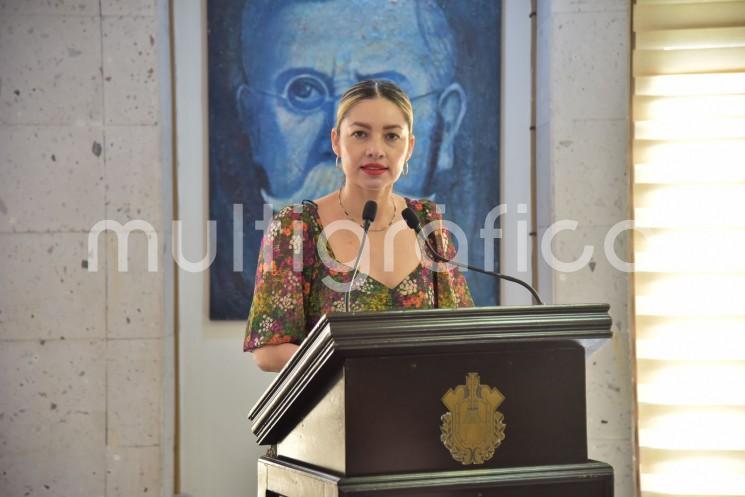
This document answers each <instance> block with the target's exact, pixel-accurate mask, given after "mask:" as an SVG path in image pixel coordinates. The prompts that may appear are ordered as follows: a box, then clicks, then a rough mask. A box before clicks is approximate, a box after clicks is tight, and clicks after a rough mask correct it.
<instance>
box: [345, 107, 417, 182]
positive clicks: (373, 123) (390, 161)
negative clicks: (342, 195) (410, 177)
mask: <svg viewBox="0 0 745 497" xmlns="http://www.w3.org/2000/svg"><path fill="white" fill-rule="evenodd" d="M331 143H332V146H333V148H334V152H335V153H336V155H338V156H339V157H340V158H341V163H342V169H343V170H344V176H346V181H347V184H349V185H356V186H358V187H360V188H362V189H365V190H379V189H382V188H385V187H388V186H391V185H393V183H395V182H396V180H397V179H398V178H399V176H401V172H402V170H403V167H404V163H405V162H406V161H407V160H409V157H411V153H412V151H413V150H414V136H413V135H412V134H411V131H410V130H409V126H408V125H407V124H406V119H405V118H404V114H403V112H401V109H399V108H398V107H397V106H396V104H394V103H393V102H391V101H389V100H387V99H385V98H380V97H378V98H373V99H367V100H362V101H360V102H358V103H356V104H355V105H354V106H353V107H352V108H351V109H349V111H348V112H347V115H346V116H345V117H344V119H343V120H342V122H341V126H340V131H339V132H338V133H337V131H336V128H334V129H333V130H331Z"/></svg>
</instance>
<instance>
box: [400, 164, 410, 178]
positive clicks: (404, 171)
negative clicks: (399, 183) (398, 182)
mask: <svg viewBox="0 0 745 497" xmlns="http://www.w3.org/2000/svg"><path fill="white" fill-rule="evenodd" d="M401 174H403V175H404V176H406V175H407V174H409V161H406V162H404V170H403V172H402V173H401Z"/></svg>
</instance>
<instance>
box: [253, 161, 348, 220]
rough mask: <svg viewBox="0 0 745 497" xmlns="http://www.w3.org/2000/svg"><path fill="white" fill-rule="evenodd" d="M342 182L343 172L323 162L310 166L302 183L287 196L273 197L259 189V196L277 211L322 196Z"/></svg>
mask: <svg viewBox="0 0 745 497" xmlns="http://www.w3.org/2000/svg"><path fill="white" fill-rule="evenodd" d="M343 182H344V173H342V172H341V171H339V170H338V169H336V167H334V165H333V164H329V163H323V164H318V165H317V166H315V167H313V168H311V170H310V173H308V174H307V175H306V176H305V180H304V181H303V184H302V185H301V186H300V188H299V189H298V190H296V191H295V192H294V193H292V194H291V195H289V196H287V197H275V196H272V195H271V194H270V193H269V192H267V191H266V190H264V189H263V188H262V189H261V198H262V199H264V203H267V204H272V208H273V209H274V210H275V211H278V210H280V209H282V208H283V207H285V206H286V205H291V204H299V203H300V202H302V201H303V200H314V199H317V198H318V197H322V196H324V195H326V194H327V193H329V192H331V190H334V189H336V188H339V185H341V184H342V183H343Z"/></svg>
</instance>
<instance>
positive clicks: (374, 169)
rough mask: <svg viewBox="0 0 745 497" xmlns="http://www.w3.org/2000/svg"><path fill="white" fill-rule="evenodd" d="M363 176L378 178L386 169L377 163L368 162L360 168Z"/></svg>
mask: <svg viewBox="0 0 745 497" xmlns="http://www.w3.org/2000/svg"><path fill="white" fill-rule="evenodd" d="M360 169H362V171H363V172H364V173H365V174H369V175H371V176H378V175H380V174H383V173H384V172H386V171H387V170H388V168H387V167H386V166H385V165H383V164H381V163H379V162H368V163H367V164H364V165H363V166H361V167H360Z"/></svg>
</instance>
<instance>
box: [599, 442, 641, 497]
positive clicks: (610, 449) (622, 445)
mask: <svg viewBox="0 0 745 497" xmlns="http://www.w3.org/2000/svg"><path fill="white" fill-rule="evenodd" d="M587 449H588V453H589V457H590V459H594V460H596V461H603V462H605V463H608V464H610V465H611V466H613V478H614V484H615V485H614V486H615V491H614V496H615V497H633V496H634V495H637V493H636V479H635V478H636V477H635V476H634V474H635V469H634V461H633V459H632V457H631V456H632V454H633V447H632V445H631V441H630V440H590V442H589V444H588V447H587Z"/></svg>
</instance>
